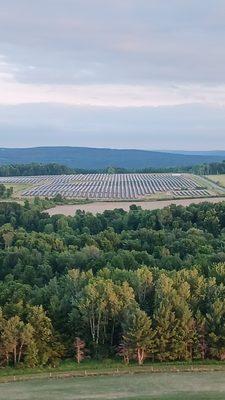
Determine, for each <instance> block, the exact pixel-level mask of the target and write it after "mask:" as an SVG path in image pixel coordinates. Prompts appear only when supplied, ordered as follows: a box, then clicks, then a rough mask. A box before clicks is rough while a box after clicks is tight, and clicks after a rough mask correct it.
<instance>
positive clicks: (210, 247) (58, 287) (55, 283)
mask: <svg viewBox="0 0 225 400" xmlns="http://www.w3.org/2000/svg"><path fill="white" fill-rule="evenodd" d="M0 307H1V312H0V358H1V360H0V361H1V364H2V365H3V366H4V365H20V364H22V363H23V364H26V365H28V366H30V367H34V366H36V365H48V364H51V365H57V363H58V362H59V361H60V360H61V359H65V358H74V359H75V357H76V359H77V361H78V362H80V361H81V360H82V359H83V358H85V357H89V358H98V359H103V358H109V357H122V359H123V360H124V362H125V363H128V362H129V361H130V360H136V361H137V362H138V363H139V364H142V363H143V362H144V360H145V359H149V360H153V361H161V362H162V361H170V360H198V359H200V360H204V359H218V360H224V359H225V203H220V204H217V205H212V204H208V203H203V204H201V205H191V206H189V207H187V208H184V207H181V206H174V205H172V206H170V207H168V208H165V209H163V210H155V211H146V210H142V209H141V208H140V207H137V206H135V205H134V206H132V207H131V209H130V211H129V212H125V211H123V210H122V209H118V210H114V211H105V212H104V213H103V214H98V215H96V216H94V215H92V214H90V213H84V212H81V211H77V212H76V214H75V215H74V217H65V216H61V215H58V216H52V217H50V216H49V215H48V214H47V213H44V212H40V211H39V210H38V208H37V206H36V207H35V206H34V205H32V206H31V205H29V203H28V202H26V204H25V206H21V205H19V204H16V203H9V202H7V203H6V202H5V203H0Z"/></svg>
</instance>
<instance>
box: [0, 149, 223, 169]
mask: <svg viewBox="0 0 225 400" xmlns="http://www.w3.org/2000/svg"><path fill="white" fill-rule="evenodd" d="M224 158H225V153H223V152H221V153H220V152H219V154H215V153H213V154H211V153H210V152H206V153H204V152H201V154H186V153H184V154H178V153H166V152H157V151H145V150H116V149H96V148H88V147H34V148H15V149H7V148H0V165H6V164H26V163H31V162H33V163H43V164H49V163H59V164H63V165H66V166H68V167H70V168H77V169H86V170H92V169H93V170H97V169H105V168H107V167H110V166H112V167H120V168H126V169H143V168H171V167H185V166H192V165H196V164H203V163H212V162H220V161H222V160H224Z"/></svg>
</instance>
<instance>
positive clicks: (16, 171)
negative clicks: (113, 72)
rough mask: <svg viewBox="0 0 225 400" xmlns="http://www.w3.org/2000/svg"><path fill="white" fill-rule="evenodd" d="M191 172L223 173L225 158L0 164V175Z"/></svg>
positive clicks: (198, 173)
mask: <svg viewBox="0 0 225 400" xmlns="http://www.w3.org/2000/svg"><path fill="white" fill-rule="evenodd" d="M134 172H136V173H165V172H167V173H179V172H180V173H181V172H186V173H193V174H196V175H219V174H225V160H224V161H222V162H215V163H210V164H199V165H194V166H189V167H180V168H179V167H173V168H145V169H125V168H117V167H116V168H114V167H108V168H105V169H96V170H93V169H92V170H84V169H73V168H70V167H67V166H65V165H61V164H57V163H50V164H39V163H31V164H11V165H2V166H0V176H4V177H7V176H32V175H70V174H77V173H80V174H81V173H82V174H89V173H109V174H113V173H117V174H126V173H134Z"/></svg>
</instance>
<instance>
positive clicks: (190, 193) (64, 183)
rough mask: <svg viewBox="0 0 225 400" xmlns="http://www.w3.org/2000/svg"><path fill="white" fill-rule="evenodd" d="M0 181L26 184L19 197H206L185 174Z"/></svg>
mask: <svg viewBox="0 0 225 400" xmlns="http://www.w3.org/2000/svg"><path fill="white" fill-rule="evenodd" d="M0 183H8V184H10V183H11V184H28V185H31V187H30V188H28V189H26V190H24V191H23V192H22V195H23V196H27V197H33V196H40V197H49V198H51V197H54V196H56V195H57V194H60V195H62V196H63V197H65V198H79V199H112V200H113V199H121V200H123V199H124V200H128V199H139V198H144V197H147V196H150V195H154V194H156V193H160V192H164V193H167V194H168V195H172V196H174V197H207V196H209V195H210V194H209V193H208V191H207V190H205V189H204V188H199V187H198V186H197V185H198V184H197V181H195V179H194V177H192V176H190V175H187V174H87V175H84V174H77V175H54V176H52V175H48V176H26V177H4V178H0Z"/></svg>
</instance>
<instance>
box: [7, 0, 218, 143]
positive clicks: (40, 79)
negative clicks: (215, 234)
mask: <svg viewBox="0 0 225 400" xmlns="http://www.w3.org/2000/svg"><path fill="white" fill-rule="evenodd" d="M224 21H225V0H204V1H196V0H0V146H4V147H28V146H41V145H71V146H90V147H94V146H96V147H116V148H121V147H122V148H142V149H184V150H185V149H186V150H199V149H201V150H207V149H210V150H215V149H220V150H221V149H222V148H223V149H225V46H224V43H225V23H224Z"/></svg>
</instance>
